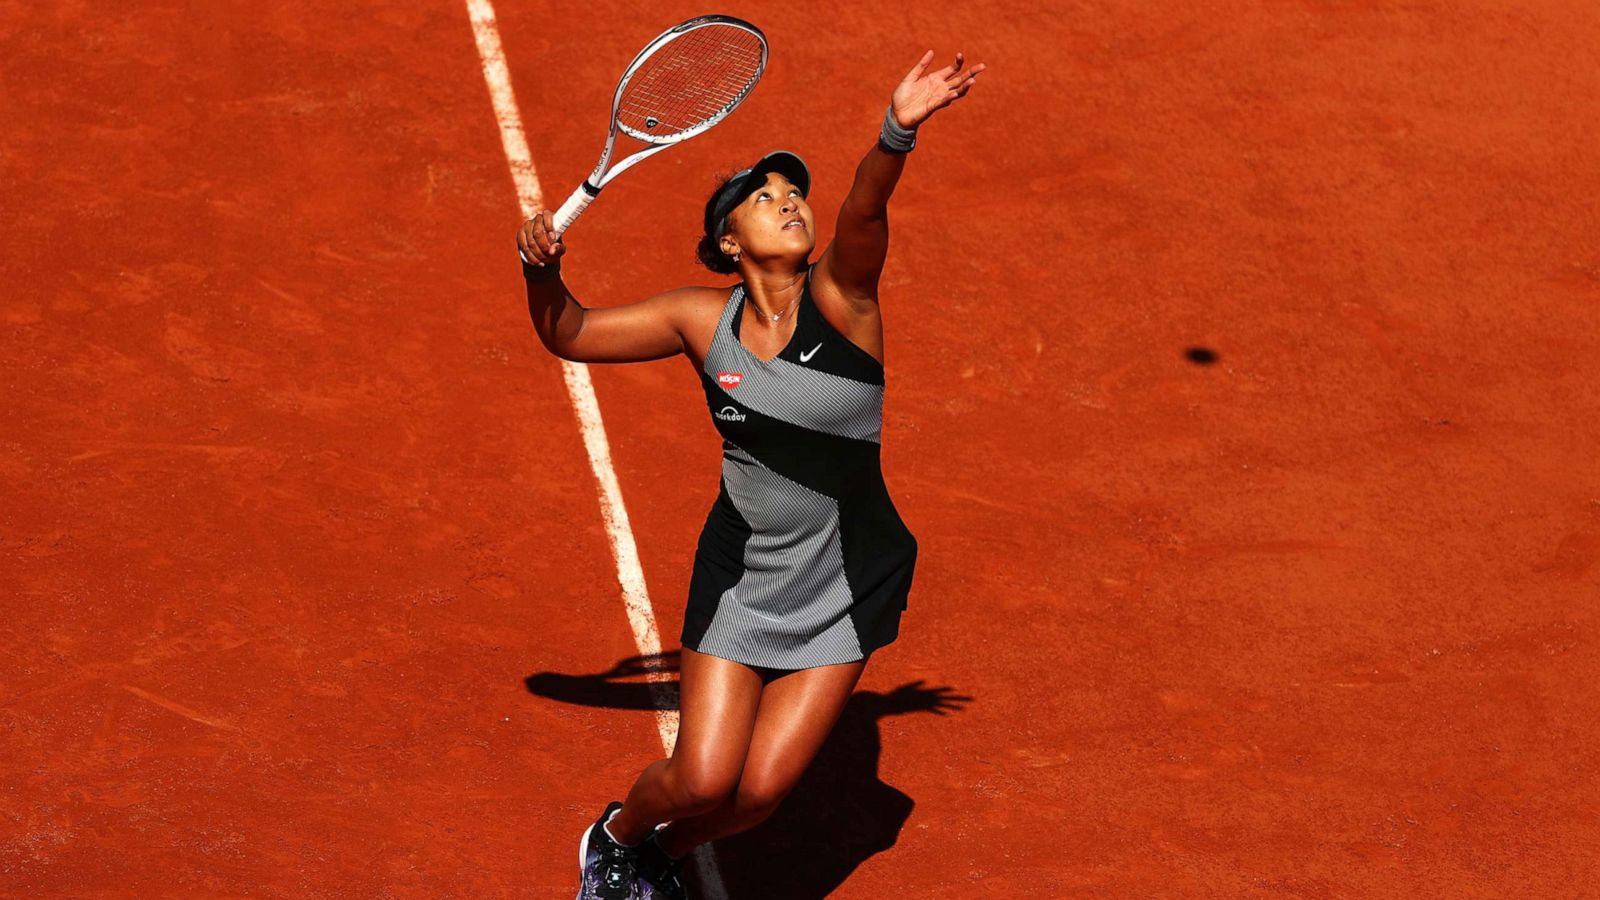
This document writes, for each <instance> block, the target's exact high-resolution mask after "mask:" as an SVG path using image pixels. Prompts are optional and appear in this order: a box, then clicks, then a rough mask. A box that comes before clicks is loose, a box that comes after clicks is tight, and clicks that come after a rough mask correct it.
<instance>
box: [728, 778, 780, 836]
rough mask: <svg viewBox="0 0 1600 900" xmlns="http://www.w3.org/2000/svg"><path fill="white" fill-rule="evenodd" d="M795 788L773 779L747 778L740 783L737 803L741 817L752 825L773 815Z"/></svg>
mask: <svg viewBox="0 0 1600 900" xmlns="http://www.w3.org/2000/svg"><path fill="white" fill-rule="evenodd" d="M792 787H793V785H790V784H783V783H780V782H778V781H775V780H771V779H763V778H749V777H746V778H744V779H742V780H741V781H740V782H739V786H738V793H737V795H736V801H735V802H736V803H737V804H738V807H739V817H740V818H741V819H744V820H746V821H747V822H748V824H750V825H754V824H755V823H757V822H761V821H763V820H764V819H766V818H767V817H768V816H770V815H772V814H773V812H775V811H776V810H777V808H778V804H780V803H782V802H783V798H784V797H787V796H788V795H789V790H790V789H791V788H792Z"/></svg>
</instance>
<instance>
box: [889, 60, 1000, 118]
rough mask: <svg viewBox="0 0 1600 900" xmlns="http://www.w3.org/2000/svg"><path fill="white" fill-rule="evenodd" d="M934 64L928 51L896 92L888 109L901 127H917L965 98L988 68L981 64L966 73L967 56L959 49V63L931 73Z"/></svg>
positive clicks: (970, 67)
mask: <svg viewBox="0 0 1600 900" xmlns="http://www.w3.org/2000/svg"><path fill="white" fill-rule="evenodd" d="M932 63H933V51H932V50H929V51H928V52H927V53H924V54H922V59H920V60H918V61H917V64H916V65H914V66H912V67H911V71H910V72H907V73H906V77H905V78H902V79H901V80H900V84H898V85H897V86H896V87H895V89H894V96H893V97H892V98H891V99H890V101H889V108H890V109H891V110H893V113H894V120H895V121H896V122H898V123H899V125H900V127H901V128H916V127H917V126H918V125H921V124H922V123H923V122H926V121H927V120H928V117H929V116H932V115H933V114H934V113H936V112H938V111H939V110H941V109H944V108H945V107H946V106H949V105H950V104H952V103H954V102H956V101H957V100H959V99H961V98H962V97H965V96H966V95H967V91H970V90H972V86H973V85H974V84H976V83H977V81H978V73H979V72H982V71H983V70H984V69H986V68H988V66H985V65H984V64H983V63H978V64H977V65H975V66H968V67H967V68H966V69H965V70H963V69H962V66H963V65H965V64H966V56H965V55H964V54H963V53H962V52H961V51H959V50H957V51H956V61H955V62H953V63H951V64H950V65H948V66H945V67H944V68H942V69H937V70H935V71H932V72H929V71H928V66H929V65H930V64H932Z"/></svg>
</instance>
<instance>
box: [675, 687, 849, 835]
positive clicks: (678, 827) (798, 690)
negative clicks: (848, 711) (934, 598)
mask: <svg viewBox="0 0 1600 900" xmlns="http://www.w3.org/2000/svg"><path fill="white" fill-rule="evenodd" d="M866 664H867V661H866V660H864V659H863V660H857V661H856V662H849V663H839V664H837V665H832V666H817V667H816V668H811V669H800V670H798V671H794V672H790V673H788V674H786V675H783V676H780V677H778V678H776V679H774V680H773V681H771V682H768V684H767V685H766V687H764V688H762V689H761V698H760V699H761V703H760V706H759V708H758V710H757V712H756V720H755V731H754V734H753V735H752V736H751V738H750V751H749V755H748V758H747V759H745V760H744V761H743V767H742V772H741V774H740V777H739V786H738V789H737V790H736V791H734V793H733V796H731V797H729V798H728V799H727V800H726V801H724V802H723V803H721V804H719V805H718V806H716V807H715V808H713V809H712V810H710V811H709V812H705V813H702V814H701V815H697V816H693V817H689V818H675V819H673V820H672V824H670V825H668V826H667V827H666V828H664V829H662V831H661V836H660V841H661V846H662V849H664V850H666V851H667V852H668V853H670V854H672V855H673V856H683V855H685V854H687V853H688V852H689V851H690V850H692V849H694V848H695V847H696V846H698V845H699V844H703V843H705V842H706V841H713V840H716V839H717V838H719V837H726V836H727V835H730V834H736V833H738V832H740V831H744V830H745V829H747V828H752V827H754V826H755V825H757V824H758V823H760V822H761V821H762V820H763V819H765V818H766V817H767V816H769V815H771V814H772V812H773V810H775V809H777V808H778V804H779V802H781V801H782V800H783V798H784V797H785V796H787V795H788V793H789V790H790V789H791V788H793V787H794V785H795V783H796V782H797V781H799V780H800V776H801V774H803V773H804V772H805V770H806V767H807V766H809V765H810V764H811V760H812V759H813V758H814V757H815V756H816V755H817V751H818V750H820V749H822V743H823V741H824V740H826V739H827V737H828V732H830V731H832V730H833V725H834V723H835V722H836V721H838V719H839V714H840V713H842V712H843V711H844V707H845V704H846V703H847V702H849V700H850V695H851V694H852V693H853V692H854V691H855V687H856V682H857V681H858V680H859V679H860V678H861V671H862V670H863V669H864V668H866Z"/></svg>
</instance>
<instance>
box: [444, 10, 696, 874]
mask: <svg viewBox="0 0 1600 900" xmlns="http://www.w3.org/2000/svg"><path fill="white" fill-rule="evenodd" d="M466 3H467V15H468V16H469V17H470V18H471V20H472V36H473V38H474V39H475V40H476V41H477V44H478V57H479V58H480V59H481V60H482V62H483V80H484V83H485V84H487V85H488V87H489V99H490V100H491V101H493V103H494V117H495V120H496V121H498V122H499V123H500V143H501V145H502V146H503V147H504V148H505V152H506V163H507V164H508V165H510V167H511V178H512V180H513V181H515V182H516V185H517V201H518V202H519V203H520V204H521V205H522V217H523V218H524V219H526V218H529V217H531V216H532V215H533V214H534V213H535V212H537V211H538V210H539V208H540V206H541V204H542V199H541V194H542V192H541V191H540V188H539V175H538V173H537V172H535V171H534V168H533V155H532V154H531V153H529V152H528V138H527V135H526V134H525V133H524V132H523V130H522V117H521V116H520V115H519V114H518V113H517V98H516V95H515V94H514V93H512V91H511V71H510V69H508V68H507V67H506V55H505V50H504V49H503V48H502V47H501V45H500V28H499V26H497V25H496V24H495V18H494V6H493V5H492V4H491V3H490V0H466ZM510 246H511V244H510V242H509V241H508V242H507V247H508V248H509V247H510ZM508 255H509V250H508ZM561 374H562V376H563V377H564V379H565V380H566V383H567V395H568V397H569V398H571V400H572V410H573V412H574V413H576V414H577V416H578V428H579V430H580V431H582V433H583V447H584V449H585V450H586V451H588V454H589V468H590V469H591V470H593V472H594V479H595V481H596V483H597V484H598V486H599V488H600V515H601V517H602V518H603V519H604V520H605V523H606V536H607V537H608V538H609V539H610V542H611V555H612V557H613V558H614V559H615V560H616V563H617V581H618V583H619V584H620V585H621V586H622V600H623V603H624V605H625V606H626V607H627V610H628V624H629V625H630V626H631V627H632V628H633V640H634V643H636V644H637V645H638V647H639V652H640V653H641V654H643V655H645V656H654V655H657V654H659V653H660V652H661V635H660V632H659V631H657V630H656V616H655V610H654V609H652V608H651V606H650V594H649V592H648V591H646V590H645V585H644V568H643V567H642V566H640V565H639V548H638V546H637V545H636V544H635V543H634V541H633V528H632V527H631V526H629V524H628V510H627V507H625V506H623V504H622V488H621V487H620V486H619V485H618V484H617V473H616V470H615V469H613V468H612V466H611V445H610V444H609V443H608V442H607V441H606V428H605V423H604V422H602V421H601V419H600V403H599V401H598V400H596V399H595V395H594V383H593V382H592V381H590V380H589V367H588V366H586V365H584V364H582V363H574V362H568V361H566V360H562V361H561ZM666 677H667V676H666V675H665V673H660V672H657V673H653V674H652V675H651V682H650V696H651V699H652V701H653V702H654V703H655V707H656V730H657V731H658V732H659V733H660V735H661V746H662V747H663V748H665V749H666V750H667V751H668V752H669V753H670V752H671V750H672V748H673V746H674V745H675V744H676V743H677V740H678V711H677V709H676V708H673V707H675V706H676V704H674V703H673V702H672V698H671V696H670V694H669V693H668V692H667V690H666V688H665V686H664V685H663V684H662V683H661V682H662V681H663V680H664V679H666ZM695 856H696V861H697V862H698V863H699V866H700V884H701V887H702V888H703V890H704V894H705V897H706V900H727V896H728V892H727V890H726V889H725V888H724V887H723V885H722V873H721V872H720V871H719V870H718V868H717V860H716V856H715V854H714V853H713V852H712V849H711V845H710V844H702V845H700V846H699V847H697V848H696V849H695Z"/></svg>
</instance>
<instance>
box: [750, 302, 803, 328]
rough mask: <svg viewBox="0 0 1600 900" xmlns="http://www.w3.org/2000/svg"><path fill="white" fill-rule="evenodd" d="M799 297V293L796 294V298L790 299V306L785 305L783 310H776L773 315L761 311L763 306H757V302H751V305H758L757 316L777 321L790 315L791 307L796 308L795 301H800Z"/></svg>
mask: <svg viewBox="0 0 1600 900" xmlns="http://www.w3.org/2000/svg"><path fill="white" fill-rule="evenodd" d="M799 299H800V297H799V296H798V295H797V296H796V297H795V298H794V300H790V301H789V305H788V306H785V307H784V308H783V309H782V310H781V311H779V312H775V313H773V314H771V315H767V314H766V313H764V312H762V311H761V307H759V306H756V305H755V304H754V303H752V304H750V305H751V306H755V307H756V315H757V316H760V317H761V318H763V319H767V320H770V321H773V322H776V321H778V320H779V319H781V318H783V317H784V316H785V315H788V313H789V310H791V309H793V308H794V305H795V302H796V301H798V300H799Z"/></svg>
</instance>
